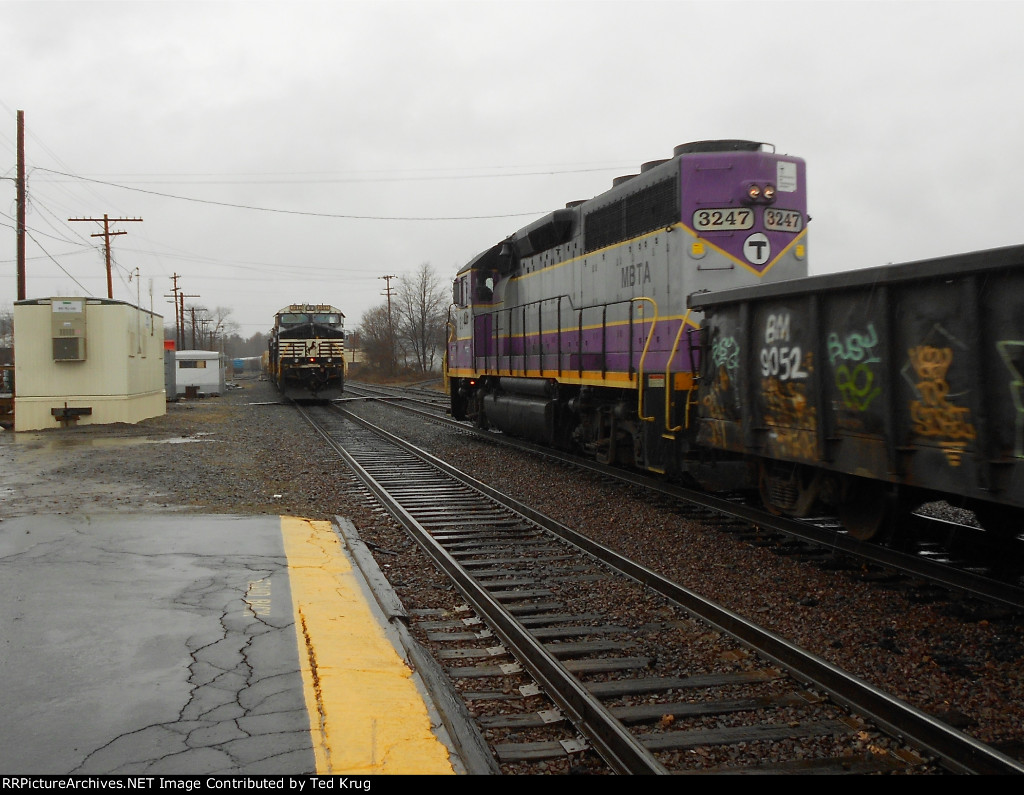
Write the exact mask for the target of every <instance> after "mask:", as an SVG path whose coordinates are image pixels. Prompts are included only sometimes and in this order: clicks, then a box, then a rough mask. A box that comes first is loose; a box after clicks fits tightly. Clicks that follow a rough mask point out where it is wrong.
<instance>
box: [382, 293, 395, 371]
mask: <svg viewBox="0 0 1024 795" xmlns="http://www.w3.org/2000/svg"><path fill="white" fill-rule="evenodd" d="M380 278H382V279H383V280H384V282H385V283H386V284H387V287H386V288H384V295H386V296H387V297H388V348H389V349H390V357H391V359H390V361H389V363H388V374H389V375H394V374H395V324H394V321H392V319H391V280H392V279H397V278H398V277H397V276H381V277H380Z"/></svg>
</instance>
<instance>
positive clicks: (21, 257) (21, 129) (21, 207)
mask: <svg viewBox="0 0 1024 795" xmlns="http://www.w3.org/2000/svg"><path fill="white" fill-rule="evenodd" d="M25 193H26V192H25V111H23V110H19V111H18V183H17V194H18V300H19V301H24V300H25Z"/></svg>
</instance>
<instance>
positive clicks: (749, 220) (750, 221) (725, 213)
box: [693, 207, 754, 232]
mask: <svg viewBox="0 0 1024 795" xmlns="http://www.w3.org/2000/svg"><path fill="white" fill-rule="evenodd" d="M753 226H754V211H753V210H746V209H743V208H734V207H726V208H723V209H720V210H715V209H708V210H697V212H695V213H694V214H693V228H694V229H697V230H700V231H702V232H708V231H716V230H729V229H751V228H753Z"/></svg>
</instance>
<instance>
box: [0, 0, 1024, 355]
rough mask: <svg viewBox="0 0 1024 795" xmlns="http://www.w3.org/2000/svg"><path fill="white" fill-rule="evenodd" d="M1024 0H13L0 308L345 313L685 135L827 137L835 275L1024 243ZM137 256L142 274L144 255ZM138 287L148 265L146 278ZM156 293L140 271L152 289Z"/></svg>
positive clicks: (354, 320)
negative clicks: (110, 268) (106, 241)
mask: <svg viewBox="0 0 1024 795" xmlns="http://www.w3.org/2000/svg"><path fill="white" fill-rule="evenodd" d="M1022 31H1024V3H1022V2H1017V1H1016V0H1005V1H1003V2H984V1H982V0H978V1H977V2H968V1H967V0H963V1H962V2H933V1H932V0H917V1H916V2H888V1H882V0H875V1H871V0H861V1H860V2H838V1H834V0H814V1H812V2H798V1H797V0H791V1H784V0H758V2H740V1H739V0H735V1H730V0H718V1H717V2H688V1H686V0H677V1H675V2H644V1H643V0H626V1H624V2H620V1H619V0H609V1H608V2H592V1H590V0H575V1H569V2H544V1H542V0H534V1H533V2H514V1H513V0H502V2H487V1H486V0H477V2H433V1H431V0H421V1H420V2H411V3H405V2H398V1H397V0H375V1H374V2H365V3H364V2H339V1H338V0H332V1H331V2H301V1H298V2H297V1H295V0H292V1H291V2H284V1H283V0H279V1H278V2H171V1H168V2H139V1H138V0H135V1H133V2H91V1H90V0H77V1H76V2H47V1H46V0H34V1H33V2H12V1H11V0H0V41H3V45H2V48H0V85H2V86H3V90H2V91H0V176H2V177H4V179H3V180H2V181H0V190H3V191H5V195H6V198H5V199H4V200H3V201H2V202H0V241H2V243H0V245H2V246H3V248H2V251H0V308H2V307H9V306H10V304H11V303H12V302H13V301H14V300H15V299H16V298H17V280H16V241H15V232H14V227H15V218H16V210H15V183H14V177H15V176H16V130H17V125H16V117H17V111H18V110H22V111H24V114H25V126H26V159H27V169H28V189H29V202H30V203H29V214H28V222H27V223H28V227H29V235H30V237H29V239H28V243H27V252H28V266H27V286H28V289H27V295H28V297H29V298H37V297H47V296H70V295H83V294H87V295H95V296H99V297H105V296H106V272H105V268H104V261H103V254H102V239H101V238H94V237H92V235H94V234H96V233H98V232H99V231H100V230H101V227H100V225H99V224H91V223H84V222H69V221H68V219H70V218H83V217H84V218H97V217H102V216H103V215H104V214H107V215H109V216H110V217H111V218H141V219H142V222H127V223H123V224H119V225H117V226H116V227H114V228H116V229H117V230H119V231H123V232H125V233H126V234H124V235H120V236H117V237H114V238H112V249H113V254H114V259H115V262H116V266H115V273H114V279H113V281H114V297H115V298H117V299H121V300H125V301H129V302H131V303H136V301H137V296H138V295H139V294H141V296H142V298H141V301H140V303H141V304H142V305H143V306H144V307H147V308H148V306H149V294H150V291H152V295H153V306H154V308H155V309H156V311H157V312H158V313H160V314H162V315H164V317H165V318H167V319H168V320H167V322H168V323H173V319H174V310H173V307H172V306H171V305H170V303H169V302H168V299H167V298H166V297H165V296H167V295H169V294H170V293H171V288H172V281H171V279H172V277H173V276H174V275H178V277H179V279H178V285H179V287H180V288H181V289H182V290H183V291H184V293H185V294H186V295H187V296H195V297H190V298H188V299H187V303H189V304H195V305H198V306H204V307H207V308H209V309H211V310H212V309H214V308H215V307H228V308H230V309H231V310H232V319H233V320H234V321H235V322H237V323H238V324H239V331H240V333H241V334H242V335H243V336H246V337H248V336H250V335H251V334H253V333H256V332H259V331H266V330H268V329H269V328H270V326H271V324H272V319H273V314H274V312H275V311H277V310H278V309H280V308H281V307H282V306H284V305H286V304H288V303H292V302H299V301H308V302H317V303H330V304H334V305H336V306H338V307H340V308H341V309H342V311H344V312H345V314H346V316H347V319H348V320H347V322H348V326H349V328H354V327H357V326H358V324H359V320H360V318H361V316H362V314H363V313H364V312H365V311H367V310H368V309H370V308H371V307H374V306H376V305H379V304H381V303H382V302H383V301H384V300H385V299H384V296H383V291H384V288H385V281H384V280H383V279H382V278H381V277H382V276H385V275H395V276H400V275H402V274H406V273H411V272H413V271H415V270H416V269H417V268H419V266H420V265H421V264H423V263H430V264H431V265H432V266H433V267H434V269H435V270H436V271H437V272H438V274H440V275H441V276H442V277H443V278H444V280H445V281H446V282H448V281H449V280H450V278H451V277H453V276H454V274H455V272H456V270H457V269H458V268H459V267H460V266H461V265H463V264H464V263H465V262H467V261H468V260H469V259H471V258H472V257H473V256H475V255H476V254H477V253H478V252H480V251H482V250H483V249H485V248H487V247H489V246H491V245H492V244H494V243H496V242H497V241H498V240H500V239H501V238H503V237H505V236H506V235H508V234H509V233H511V232H513V231H515V230H516V229H517V228H519V227H520V226H523V225H525V224H526V223H529V222H530V221H532V220H533V219H534V218H536V217H538V216H540V215H542V214H544V213H546V212H549V211H550V210H553V209H557V208H559V207H562V206H564V205H565V203H566V202H569V201H572V200H576V199H586V198H590V197H592V196H595V195H597V194H599V193H601V192H603V191H604V190H606V189H607V188H608V187H610V186H611V182H612V179H613V178H614V177H616V176H619V175H622V174H629V173H635V172H636V171H637V170H638V168H639V166H640V165H641V164H642V163H644V162H646V161H648V160H656V159H660V158H663V157H667V156H670V155H671V153H672V149H673V147H674V146H676V145H677V144H680V143H684V142H687V141H694V140H703V139H709V138H747V139H753V140H759V141H765V142H768V143H771V144H774V145H775V147H776V150H777V151H779V152H783V153H787V154H792V155H798V156H800V157H803V158H805V159H806V161H807V179H808V185H809V205H810V215H811V217H812V221H811V223H810V225H809V232H808V234H809V258H810V262H811V271H812V273H825V272H834V271H840V270H851V269H856V268H864V267H871V266H875V265H884V264H886V263H889V262H905V261H911V260H916V259H924V258H929V257H935V256H941V255H945V254H954V253H962V252H966V251H974V250H977V249H984V248H995V247H999V246H1006V245H1014V244H1019V243H1024V234H1022V232H1021V227H1022V224H1021V219H1020V216H1019V215H1018V213H1019V212H1021V207H1022V202H1021V198H1020V192H1021V188H1022V187H1024V154H1022V152H1024V105H1022V103H1021V99H1020V90H1021V87H1022V86H1024V58H1022V57H1021V50H1022V47H1021V39H1022V35H1024V34H1022ZM136 268H137V269H138V272H139V274H140V276H141V278H140V279H138V280H136V279H134V277H133V278H132V280H130V281H129V278H128V277H129V274H134V272H135V269H136ZM140 288H141V289H140ZM137 291H138V292H137Z"/></svg>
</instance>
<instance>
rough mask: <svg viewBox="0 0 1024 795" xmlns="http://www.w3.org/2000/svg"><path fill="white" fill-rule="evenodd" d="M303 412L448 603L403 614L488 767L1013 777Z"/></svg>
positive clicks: (344, 415) (734, 620)
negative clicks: (481, 744)
mask: <svg viewBox="0 0 1024 795" xmlns="http://www.w3.org/2000/svg"><path fill="white" fill-rule="evenodd" d="M303 411H304V416H306V418H307V419H308V420H309V421H310V423H311V424H312V425H313V427H314V428H315V429H316V430H317V432H318V433H320V434H321V435H322V436H323V438H324V439H325V441H326V442H327V443H328V444H329V445H331V447H333V448H334V449H335V450H337V452H338V453H339V455H341V456H342V457H343V458H344V460H345V461H346V462H347V464H348V466H349V467H350V468H351V469H352V471H353V472H354V473H355V474H356V476H357V477H358V478H359V480H360V481H361V482H362V483H363V484H364V486H365V488H366V489H367V490H368V491H369V492H370V493H371V494H372V495H373V497H374V499H376V500H378V501H379V502H380V503H381V504H382V505H383V506H384V507H385V508H386V510H387V511H388V512H389V513H390V514H391V516H392V517H394V518H395V519H396V520H397V521H399V522H400V523H401V524H402V525H403V527H405V528H406V530H407V531H408V532H409V533H410V534H411V535H412V536H413V537H414V538H415V539H416V542H417V543H418V544H419V546H420V547H421V548H422V549H423V550H424V551H425V552H426V553H427V554H428V555H429V556H430V557H431V559H432V560H433V561H434V564H435V565H436V566H437V567H438V568H439V569H440V570H441V571H443V572H444V574H445V576H447V577H449V578H450V579H451V581H452V582H453V583H454V584H455V586H456V588H457V589H458V591H459V593H460V594H461V596H462V597H463V598H464V600H465V606H464V609H462V610H460V609H459V606H456V605H452V604H444V605H438V606H437V608H436V609H435V610H428V611H426V612H422V613H419V614H417V615H415V616H413V617H411V619H412V620H414V621H416V622H418V626H417V627H416V632H417V633H418V635H421V636H422V637H423V638H424V640H425V643H426V644H427V645H428V646H429V647H430V648H431V649H432V653H433V654H434V655H435V656H436V657H437V658H438V659H439V660H440V662H441V664H442V665H443V666H444V667H445V669H446V672H447V674H448V676H449V677H450V678H451V680H452V681H453V682H454V683H455V689H456V690H457V691H458V692H459V693H461V694H462V697H463V698H466V699H467V700H468V701H469V702H470V703H471V704H472V705H473V709H474V710H475V711H477V712H478V713H480V714H481V718H480V725H481V731H482V732H483V734H484V735H485V736H486V738H487V740H488V742H489V743H490V744H491V746H492V747H493V749H494V754H495V757H496V758H497V759H498V760H499V761H500V762H501V763H502V765H515V766H517V770H520V771H521V770H522V766H523V765H530V764H544V763H547V762H549V761H550V760H553V759H554V760H566V759H568V760H575V762H574V763H575V764H577V765H578V766H582V767H585V768H586V772H607V771H611V772H616V773H667V772H695V771H697V772H708V771H709V770H710V771H712V772H737V771H744V770H749V769H756V770H757V772H776V771H782V772H795V771H808V770H810V771H813V772H819V773H836V772H897V771H899V772H919V773H927V772H934V771H935V770H937V769H941V770H949V771H953V772H977V773H1020V772H1024V767H1022V766H1021V765H1020V764H1019V763H1017V762H1016V761H1014V760H1012V759H1010V758H1009V757H1006V756H1005V755H1003V754H1001V753H999V752H997V751H995V750H993V749H991V748H988V747H987V746H985V745H983V744H981V743H979V742H978V741H976V740H974V739H973V738H971V737H969V736H967V735H964V734H962V733H960V732H958V731H956V730H954V729H952V728H950V727H948V726H946V725H944V724H942V723H941V722H939V721H936V720H935V719H933V718H931V717H929V716H927V715H925V714H923V713H921V712H919V711H917V710H915V709H913V708H911V707H909V706H908V705H906V704H904V703H902V702H900V701H899V700H898V699H895V698H892V697H890V696H888V695H887V694H885V693H882V692H880V691H878V690H877V689H875V688H873V687H870V686H868V685H866V684H864V683H863V682H860V681H859V680H857V679H856V678H854V677H850V676H848V675H846V674H845V673H844V672H842V671H840V670H838V669H836V668H835V667H834V666H831V665H830V664H828V663H826V662H824V661H822V660H821V659H819V658H816V657H814V656H813V655H810V654H808V653H806V652H804V651H803V650H801V649H799V648H797V647H795V646H794V645H792V644H790V643H788V642H786V641H785V640H783V639H781V638H779V637H777V636H775V635H773V634H772V633H769V632H766V631H764V630H762V629H760V628H758V627H757V626H755V625H753V624H751V623H750V622H748V621H745V620H744V619H742V618H740V617H739V616H737V615H735V614H732V613H730V612H729V611H726V610H724V609H722V608H721V607H719V606H717V605H715V604H713V603H709V602H707V601H706V600H703V599H701V598H700V597H699V596H698V595H696V594H694V593H691V592H689V591H688V590H687V589H685V588H684V587H682V586H680V585H679V584H677V583H673V582H670V581H667V580H666V579H665V578H663V577H660V576H659V575H657V574H656V573H654V572H652V571H650V570H648V569H646V568H644V567H642V566H639V565H637V564H635V563H634V562H632V561H630V560H628V559H626V558H623V557H621V556H619V555H617V554H615V553H613V552H612V551H611V550H608V549H607V548H604V547H602V546H600V545H596V544H594V543H592V542H591V541H590V540H589V539H587V538H586V537H584V536H581V535H579V534H577V533H575V532H574V531H573V530H572V529H570V528H568V527H565V526H564V525H561V524H559V523H557V522H554V521H552V520H550V519H547V518H546V517H544V516H541V515H540V514H537V513H536V512H534V511H532V510H531V509H530V508H529V507H527V506H524V505H522V504H520V503H517V502H515V501H512V500H510V499H508V498H506V497H504V496H503V495H501V494H500V493H498V492H497V491H495V490H494V489H491V488H490V487H488V486H486V485H485V484H482V483H479V482H477V481H474V480H472V479H471V478H467V477H466V476H464V475H461V473H458V472H457V471H455V470H454V469H452V468H451V467H450V466H448V465H447V464H445V463H444V462H441V461H439V460H437V459H435V458H434V457H432V456H430V455H429V454H427V453H425V452H424V451H419V450H417V449H416V448H414V447H413V446H412V445H410V444H409V443H407V442H404V441H403V440H401V439H399V438H397V437H395V436H393V435H390V434H387V433H385V432H383V431H382V430H380V429H375V428H373V427H372V426H370V425H369V424H368V423H366V422H365V421H363V420H360V419H358V418H357V417H355V416H354V415H352V414H351V413H349V412H345V411H343V410H340V409H337V408H336V407H323V408H318V409H316V410H315V411H314V410H308V411H307V410H303ZM609 595H614V598H613V599H612V600H611V601H609ZM596 605H603V606H604V608H603V609H595V606H596ZM737 749H741V750H740V751H739V752H737ZM769 749H770V750H769ZM780 749H781V750H780ZM764 759H772V760H773V761H772V762H771V763H769V764H768V765H765V763H764V761H763V760H764ZM808 760H814V761H808Z"/></svg>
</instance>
